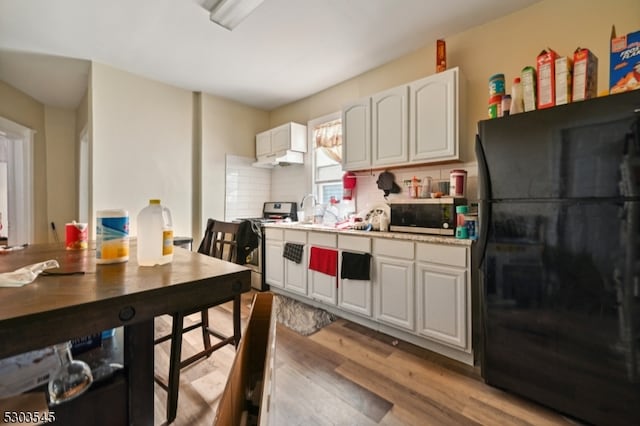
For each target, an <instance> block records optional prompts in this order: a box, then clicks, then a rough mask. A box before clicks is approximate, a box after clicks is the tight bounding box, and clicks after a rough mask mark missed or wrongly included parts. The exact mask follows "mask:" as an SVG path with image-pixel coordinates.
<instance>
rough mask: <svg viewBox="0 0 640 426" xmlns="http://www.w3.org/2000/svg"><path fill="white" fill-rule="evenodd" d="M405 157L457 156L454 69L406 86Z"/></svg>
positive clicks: (438, 157)
mask: <svg viewBox="0 0 640 426" xmlns="http://www.w3.org/2000/svg"><path fill="white" fill-rule="evenodd" d="M409 88H410V94H409V97H410V99H411V102H410V108H409V116H410V119H409V121H410V123H411V124H410V128H409V147H410V151H409V160H410V161H411V162H422V161H425V160H429V161H431V160H451V159H458V156H459V154H458V132H457V129H458V127H457V126H458V69H457V68H454V69H450V70H447V71H445V72H441V73H438V74H434V75H432V76H429V77H427V78H423V79H421V80H417V81H415V82H413V83H411V85H410V86H409Z"/></svg>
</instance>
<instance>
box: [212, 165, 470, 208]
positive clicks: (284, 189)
mask: <svg viewBox="0 0 640 426" xmlns="http://www.w3.org/2000/svg"><path fill="white" fill-rule="evenodd" d="M254 161H255V159H253V158H249V157H240V156H235V155H227V164H226V167H227V169H226V203H225V220H233V219H237V218H243V217H259V216H261V215H262V207H263V204H264V203H265V202H267V201H295V202H297V203H300V200H301V199H302V197H303V196H304V195H305V194H307V193H308V192H310V189H311V188H310V187H311V184H310V183H308V181H309V179H308V177H307V174H308V173H310V171H309V170H307V168H309V166H308V165H291V166H288V167H276V168H274V169H261V168H256V167H252V166H251V164H252V163H253V162H254ZM458 169H462V170H466V171H467V188H466V191H465V192H466V198H467V200H468V201H469V203H475V202H477V200H478V168H477V164H476V163H475V162H473V163H458V164H448V165H438V166H426V165H425V166H416V167H403V168H389V169H388V171H389V172H391V173H393V175H394V177H395V182H396V183H397V184H398V186H399V187H400V189H401V192H400V193H398V194H390V195H389V196H388V197H387V200H385V198H384V192H383V191H382V190H380V189H378V184H377V180H378V176H379V175H380V173H382V170H376V171H362V172H355V173H356V176H357V186H356V211H358V212H360V211H362V210H365V209H370V208H371V207H373V206H375V205H378V204H382V203H386V202H388V201H392V200H393V199H397V198H409V194H408V192H407V189H406V188H405V187H404V184H403V182H404V181H405V180H410V179H411V178H412V177H413V176H415V177H417V178H418V179H424V178H425V177H426V176H430V177H431V179H432V185H433V186H434V187H435V186H436V185H437V183H438V182H442V181H445V182H449V173H450V172H451V170H458ZM307 187H308V188H307ZM432 192H435V190H432Z"/></svg>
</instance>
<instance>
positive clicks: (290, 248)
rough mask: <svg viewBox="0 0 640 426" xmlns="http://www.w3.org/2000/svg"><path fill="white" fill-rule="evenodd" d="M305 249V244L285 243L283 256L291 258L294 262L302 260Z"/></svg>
mask: <svg viewBox="0 0 640 426" xmlns="http://www.w3.org/2000/svg"><path fill="white" fill-rule="evenodd" d="M303 251H304V244H294V243H285V244H284V250H283V252H282V257H284V258H285V259H289V260H290V261H292V262H296V263H300V262H302V252H303Z"/></svg>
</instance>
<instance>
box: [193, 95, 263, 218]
mask: <svg viewBox="0 0 640 426" xmlns="http://www.w3.org/2000/svg"><path fill="white" fill-rule="evenodd" d="M268 126H269V114H268V112H266V111H263V110H260V109H256V108H252V107H248V106H246V105H243V104H239V103H237V102H234V101H230V100H228V99H224V98H221V97H217V96H213V95H207V94H203V95H202V147H201V150H202V151H201V161H202V181H201V182H202V214H201V223H202V224H205V223H206V220H207V218H214V219H219V220H224V218H225V215H224V213H225V204H224V203H225V159H226V155H227V154H230V155H240V156H245V157H254V156H255V135H256V133H258V132H260V131H262V130H264V129H266V128H268Z"/></svg>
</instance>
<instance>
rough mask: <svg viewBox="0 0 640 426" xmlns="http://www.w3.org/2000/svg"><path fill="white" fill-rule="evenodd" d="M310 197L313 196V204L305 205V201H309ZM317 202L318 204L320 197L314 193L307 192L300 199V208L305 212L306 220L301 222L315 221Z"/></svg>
mask: <svg viewBox="0 0 640 426" xmlns="http://www.w3.org/2000/svg"><path fill="white" fill-rule="evenodd" d="M309 197H311V200H312V201H313V203H312V204H311V206H305V204H304V203H305V202H306V201H307V198H309ZM307 204H308V203H307ZM317 204H318V199H317V198H316V196H315V195H313V194H307V195H305V196H304V197H302V201H300V210H302V211H303V212H304V221H301V222H310V221H313V215H314V208H315V206H316V205H317ZM298 220H300V218H298Z"/></svg>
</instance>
